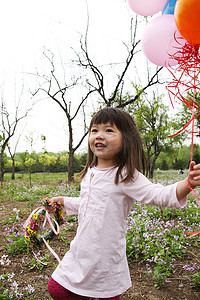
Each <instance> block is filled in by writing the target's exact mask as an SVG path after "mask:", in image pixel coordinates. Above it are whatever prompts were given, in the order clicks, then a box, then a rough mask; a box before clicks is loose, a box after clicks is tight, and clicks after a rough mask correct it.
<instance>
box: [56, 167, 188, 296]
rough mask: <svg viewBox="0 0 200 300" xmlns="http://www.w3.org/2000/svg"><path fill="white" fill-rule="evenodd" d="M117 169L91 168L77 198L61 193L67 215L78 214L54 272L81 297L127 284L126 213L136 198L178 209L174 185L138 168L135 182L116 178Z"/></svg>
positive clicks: (109, 293) (180, 203)
mask: <svg viewBox="0 0 200 300" xmlns="http://www.w3.org/2000/svg"><path fill="white" fill-rule="evenodd" d="M116 171H117V168H112V169H109V170H107V169H99V170H98V171H97V170H96V172H95V173H94V174H93V168H90V169H89V170H88V172H87V174H86V175H85V177H84V178H83V180H82V183H81V192H80V197H78V198H71V197H65V199H64V205H65V209H66V212H67V214H68V215H72V214H78V224H79V225H78V229H77V233H76V236H75V238H74V240H73V241H72V242H71V244H70V250H69V251H68V252H67V253H66V254H65V256H64V257H63V259H62V261H61V265H60V266H58V267H57V268H56V270H55V271H54V273H53V274H52V277H53V279H54V280H56V281H57V282H58V283H60V284H61V285H62V286H64V287H65V288H66V289H68V290H70V291H72V292H74V293H76V294H79V295H83V296H88V297H97V298H109V297H114V296H116V295H119V294H122V293H123V292H125V291H126V290H127V289H128V288H129V287H130V286H131V279H130V274H129V268H128V263H127V258H126V231H127V229H126V218H127V216H128V215H129V213H130V210H131V207H132V205H133V204H134V202H135V201H139V202H141V203H143V204H149V205H157V206H161V207H175V208H182V207H184V206H185V205H186V198H184V199H182V200H181V201H178V199H177V197H176V186H177V183H176V184H172V185H169V186H165V187H164V186H162V185H160V184H153V183H151V182H150V181H149V180H148V179H147V178H146V177H145V176H144V175H142V174H141V173H140V172H138V171H136V172H135V174H134V181H132V182H130V183H128V184H125V183H119V184H118V185H116V184H115V183H114V179H115V175H116Z"/></svg>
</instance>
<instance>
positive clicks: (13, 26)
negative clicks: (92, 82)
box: [0, 0, 145, 152]
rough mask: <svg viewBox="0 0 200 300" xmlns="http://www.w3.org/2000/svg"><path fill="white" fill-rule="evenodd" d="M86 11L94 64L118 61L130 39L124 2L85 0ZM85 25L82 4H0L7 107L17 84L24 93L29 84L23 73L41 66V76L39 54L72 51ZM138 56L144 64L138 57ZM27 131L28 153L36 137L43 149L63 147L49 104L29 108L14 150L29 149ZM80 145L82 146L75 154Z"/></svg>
mask: <svg viewBox="0 0 200 300" xmlns="http://www.w3.org/2000/svg"><path fill="white" fill-rule="evenodd" d="M88 10H89V17H90V27H89V33H90V39H89V42H90V44H89V46H90V50H91V51H92V52H93V53H95V58H96V61H98V63H101V61H102V62H103V63H106V62H107V63H108V62H110V61H113V62H119V61H122V59H121V57H122V49H123V51H125V46H124V45H123V43H122V42H123V41H124V42H128V41H130V17H131V16H133V15H134V13H133V12H132V11H130V9H129V7H128V5H127V3H126V1H125V0H101V1H99V0H88ZM141 20H143V18H142V17H141V18H140V19H139V21H141ZM86 22H87V6H86V1H85V0H56V1H55V0H34V1H33V0H17V1H16V0H6V1H4V0H0V37H1V47H0V66H1V67H0V87H1V91H3V96H4V98H5V99H6V103H7V104H8V107H9V105H11V106H13V104H14V101H15V100H14V98H15V97H16V98H17V99H18V97H19V94H20V91H21V85H22V83H23V82H24V85H25V89H26V84H28V85H29V86H34V84H35V82H34V81H35V80H36V78H35V77H34V76H33V75H27V74H35V73H36V70H38V69H40V70H41V69H42V68H41V66H43V65H44V67H43V72H45V63H46V61H45V58H44V55H43V50H44V49H48V50H51V51H52V52H53V53H55V54H56V53H57V54H58V53H60V55H61V56H62V55H64V54H67V51H68V50H67V49H69V48H70V47H71V46H72V47H74V48H76V45H77V43H78V39H79V37H80V35H79V33H82V34H85V30H86ZM141 26H142V25H141ZM142 58H143V62H142V64H144V61H145V57H144V55H143V56H142ZM136 75H137V74H136ZM133 80H134V78H133ZM15 86H16V88H15ZM26 95H27V94H26ZM24 125H25V124H23V126H24ZM77 126H78V125H77ZM77 129H78V127H77ZM20 130H22V128H20ZM32 133H33V137H34V142H35V143H34V146H33V150H36V151H41V150H42V146H43V144H42V142H41V140H40V135H41V134H42V135H45V136H46V138H47V144H46V145H47V150H48V151H54V152H58V151H62V150H67V149H68V145H67V143H68V138H67V125H66V121H65V116H64V114H63V112H62V111H61V109H60V108H59V107H58V106H57V105H55V103H53V102H51V101H48V105H47V100H45V99H44V100H43V101H40V102H39V103H38V104H37V105H35V106H34V109H33V111H32V112H31V115H30V117H29V118H28V119H27V120H26V125H25V129H24V131H23V136H22V138H21V139H20V142H19V145H18V148H17V152H19V151H25V150H26V149H28V148H29V147H28V144H27V143H26V142H25V136H29V135H31V134H32ZM13 142H14V139H13ZM86 145H87V142H85V143H84V144H83V146H82V147H80V150H82V149H84V147H85V146H86ZM28 150H29V149H28Z"/></svg>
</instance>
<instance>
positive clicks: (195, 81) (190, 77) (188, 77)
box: [166, 36, 200, 237]
mask: <svg viewBox="0 0 200 300" xmlns="http://www.w3.org/2000/svg"><path fill="white" fill-rule="evenodd" d="M174 39H175V40H176V42H177V43H179V42H178V40H177V39H176V37H175V36H174ZM199 47H200V45H192V44H190V43H185V45H184V46H183V47H182V49H181V50H180V49H179V50H177V52H176V53H174V54H173V55H170V54H169V55H170V56H171V58H172V59H176V60H177V62H178V67H177V68H176V69H175V71H179V74H180V72H181V74H180V76H179V78H178V77H177V75H175V74H174V72H172V71H171V70H170V69H169V68H167V69H168V71H169V72H170V73H171V75H172V82H170V83H169V84H168V85H167V86H166V89H167V91H168V95H169V98H170V101H171V104H172V107H173V108H174V105H173V101H172V97H173V98H174V100H176V99H178V100H180V101H181V102H183V103H184V104H185V105H187V107H188V109H189V110H190V111H191V113H192V117H191V119H190V120H189V121H188V122H187V123H186V124H185V125H184V126H183V128H182V129H180V130H179V131H178V132H177V133H175V134H173V135H171V137H174V136H176V135H177V134H179V133H181V132H182V131H187V130H186V128H187V127H188V126H189V125H190V124H191V125H192V130H191V134H192V141H191V161H192V157H193V146H194V133H195V131H194V120H195V119H196V118H197V117H198V116H199V115H200V105H199V104H198V103H197V102H196V101H195V100H196V90H200V80H199V78H200V53H199ZM189 90H193V97H192V96H190V95H188V91H189ZM184 93H185V94H186V95H187V97H184ZM187 132H189V131H187ZM188 187H189V189H190V191H191V193H192V194H193V196H194V197H195V199H196V201H197V203H198V205H199V206H200V201H199V200H198V198H197V196H196V195H195V192H194V190H193V189H192V188H191V187H190V186H189V185H188ZM185 233H186V234H188V235H190V237H193V236H196V235H197V234H199V233H200V230H199V231H196V232H185Z"/></svg>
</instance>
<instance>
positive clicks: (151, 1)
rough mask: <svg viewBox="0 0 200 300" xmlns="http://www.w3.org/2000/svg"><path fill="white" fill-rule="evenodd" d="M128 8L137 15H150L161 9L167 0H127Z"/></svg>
mask: <svg viewBox="0 0 200 300" xmlns="http://www.w3.org/2000/svg"><path fill="white" fill-rule="evenodd" d="M127 1H128V4H129V6H130V8H131V9H132V10H133V11H134V12H135V13H136V14H138V15H141V16H152V15H154V14H155V13H157V12H159V11H160V10H162V9H163V7H164V5H165V3H166V1H167V0H127Z"/></svg>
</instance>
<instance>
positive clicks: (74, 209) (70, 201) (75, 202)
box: [64, 197, 80, 216]
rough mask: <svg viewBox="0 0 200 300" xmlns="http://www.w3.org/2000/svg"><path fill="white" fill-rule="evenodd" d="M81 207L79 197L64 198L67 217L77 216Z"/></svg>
mask: <svg viewBox="0 0 200 300" xmlns="http://www.w3.org/2000/svg"><path fill="white" fill-rule="evenodd" d="M79 205H80V198H79V197H64V207H65V210H66V213H67V215H68V216H69V215H77V214H78V209H79Z"/></svg>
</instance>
